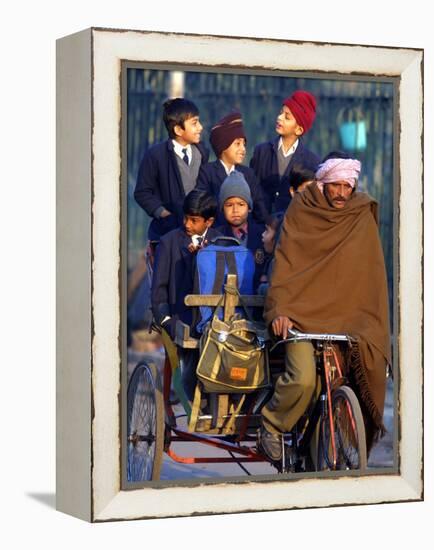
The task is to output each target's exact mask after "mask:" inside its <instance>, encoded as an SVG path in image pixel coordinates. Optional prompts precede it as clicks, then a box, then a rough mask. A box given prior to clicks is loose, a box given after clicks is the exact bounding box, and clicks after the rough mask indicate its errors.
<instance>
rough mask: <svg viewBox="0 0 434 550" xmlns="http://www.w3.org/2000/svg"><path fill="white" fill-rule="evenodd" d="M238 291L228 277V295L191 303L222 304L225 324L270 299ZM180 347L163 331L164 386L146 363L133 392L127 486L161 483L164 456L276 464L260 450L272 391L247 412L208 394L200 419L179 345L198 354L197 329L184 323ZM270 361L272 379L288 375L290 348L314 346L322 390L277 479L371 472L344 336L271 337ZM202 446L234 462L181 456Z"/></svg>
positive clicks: (287, 448)
mask: <svg viewBox="0 0 434 550" xmlns="http://www.w3.org/2000/svg"><path fill="white" fill-rule="evenodd" d="M234 287H235V288H236V275H231V274H228V275H227V280H226V285H225V293H224V296H223V297H222V296H221V295H189V296H186V298H185V303H186V304H187V305H188V306H191V307H198V306H201V305H207V306H214V307H215V306H217V305H218V303H219V302H223V307H224V320H228V319H230V318H231V317H232V316H233V314H234V312H235V308H236V307H237V306H238V305H239V303H240V300H241V298H242V300H243V303H244V304H245V305H247V306H248V307H251V308H253V307H257V308H261V307H263V303H264V297H263V296H256V295H252V296H242V297H239V296H237V295H236V293H234V292H231V289H233V288H234ZM176 328H177V333H176V338H175V342H173V341H172V340H171V339H170V337H169V336H168V335H167V334H166V333H164V331H163V342H164V346H165V351H166V360H165V366H164V374H163V381H162V380H161V376H160V374H159V372H158V371H157V368H156V366H155V365H154V364H151V363H146V362H141V363H139V364H138V365H137V366H136V368H135V370H134V372H133V374H132V376H131V379H130V382H129V385H128V390H127V446H128V447H127V463H128V465H127V468H128V473H127V479H128V481H129V482H145V481H151V480H158V479H159V478H160V470H161V465H162V460H163V453H165V454H166V455H168V456H169V457H170V458H171V459H172V460H174V461H176V462H180V463H188V464H199V463H213V462H214V463H216V462H218V463H224V462H232V463H237V464H238V465H240V466H241V468H242V469H243V470H244V471H245V472H246V473H249V472H248V471H247V470H246V469H245V468H244V467H243V464H246V463H249V462H250V463H251V462H270V461H269V460H268V458H267V457H266V456H265V455H264V454H262V453H261V452H260V450H259V449H258V447H257V445H256V440H257V429H258V427H259V426H260V419H261V408H262V406H263V405H264V404H265V403H266V402H267V400H268V399H269V398H270V397H271V395H272V391H273V384H272V383H271V384H270V386H269V387H268V388H265V389H261V390H258V391H255V392H252V393H250V394H249V395H248V396H247V398H246V399H245V400H244V399H243V403H242V406H241V405H240V400H241V396H240V395H235V396H234V395H228V394H213V393H210V394H208V395H207V398H208V409H207V411H206V413H199V414H197V415H195V418H194V422H193V423H192V422H191V420H192V408H191V404H190V403H189V401H188V400H187V399H186V397H185V394H184V392H183V389H182V385H181V380H180V373H179V370H180V369H179V363H178V357H177V346H178V347H179V348H184V349H194V348H198V347H199V340H198V339H194V338H192V337H190V327H188V326H187V325H184V324H183V323H181V322H179V321H178V325H177V327H176ZM263 338H264V349H263V352H264V354H266V355H267V360H268V365H269V368H270V373H271V377H270V379H271V380H273V379H276V377H277V376H278V375H279V373H280V372H282V371H283V369H284V357H283V346H281V345H280V344H282V343H284V342H298V341H303V340H310V341H312V343H313V344H314V348H315V356H316V362H317V372H318V387H317V391H316V393H315V396H314V398H313V400H312V402H311V405H310V406H309V408H308V410H307V411H306V413H305V414H304V415H303V416H302V418H301V419H300V420H299V421H298V422H297V424H296V426H295V427H294V428H293V429H292V430H291V432H289V433H287V434H284V435H283V436H282V446H283V450H284V452H283V453H282V460H281V461H280V462H279V463H278V464H277V463H273V466H274V467H275V468H276V469H277V471H278V472H282V473H290V472H302V471H315V470H316V471H324V470H331V471H334V470H360V471H363V470H364V469H365V468H366V467H367V452H366V438H365V427H364V421H363V416H362V412H361V408H360V404H359V401H358V399H357V397H356V395H355V393H354V391H353V390H352V389H351V387H350V386H349V385H348V379H347V377H346V373H345V370H344V368H343V365H342V360H341V358H340V357H339V353H338V350H337V345H338V344H339V345H344V346H351V343H352V338H351V337H350V336H348V335H345V334H302V333H299V332H297V331H290V334H288V338H287V339H285V340H282V341H280V342H277V343H273V342H272V340H271V338H269V336H268V335H267V334H266V333H264V335H263ZM171 388H173V389H174V391H175V392H176V394H177V396H178V398H179V400H180V402H181V404H182V406H183V409H184V413H183V416H185V415H187V417H188V419H189V421H190V422H189V426H188V428H187V429H186V428H185V427H181V426H180V425H179V415H178V416H177V415H176V414H175V412H174V408H173V406H172V404H171V399H170V393H171ZM179 441H184V442H197V443H201V444H204V445H207V446H211V447H214V448H218V449H221V450H224V451H227V452H228V455H229V456H227V457H226V456H224V457H222V456H215V457H209V456H199V457H197V456H195V457H191V456H180V455H178V454H177V453H176V452H175V451H174V450H173V446H172V443H174V442H179Z"/></svg>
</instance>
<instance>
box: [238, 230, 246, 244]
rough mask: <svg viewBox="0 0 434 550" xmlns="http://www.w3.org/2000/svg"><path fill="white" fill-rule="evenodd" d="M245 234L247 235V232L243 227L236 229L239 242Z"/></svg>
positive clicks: (243, 239)
mask: <svg viewBox="0 0 434 550" xmlns="http://www.w3.org/2000/svg"><path fill="white" fill-rule="evenodd" d="M246 235H247V233H246V232H245V231H244V229H239V230H238V238H239V240H240V241H241V242H244V241H245V239H246Z"/></svg>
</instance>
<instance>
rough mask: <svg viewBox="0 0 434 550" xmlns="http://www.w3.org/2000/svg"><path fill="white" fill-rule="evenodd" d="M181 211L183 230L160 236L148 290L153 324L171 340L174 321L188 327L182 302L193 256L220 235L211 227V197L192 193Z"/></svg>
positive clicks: (214, 210)
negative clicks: (149, 290)
mask: <svg viewBox="0 0 434 550" xmlns="http://www.w3.org/2000/svg"><path fill="white" fill-rule="evenodd" d="M183 210H184V223H183V227H180V228H177V229H174V230H172V231H170V232H169V233H167V234H166V235H164V236H163V237H162V238H161V240H160V243H159V245H158V246H157V252H156V258H155V264H154V273H153V277H152V289H151V302H152V312H153V314H154V318H155V321H156V322H157V323H158V324H159V325H161V326H164V328H166V329H167V331H168V332H169V333H170V334H171V335H172V336H173V337H174V336H175V325H176V321H177V319H180V320H181V321H183V322H184V323H186V324H188V325H191V322H192V311H191V308H189V307H188V306H186V305H185V304H184V298H185V296H186V295H187V294H191V293H192V292H193V283H194V272H195V257H196V255H195V253H196V252H197V250H198V248H199V247H203V246H206V245H207V244H208V242H209V241H210V240H212V239H214V238H215V237H217V236H218V235H220V233H219V232H218V231H216V230H215V229H213V228H212V227H211V226H212V224H213V222H214V220H215V217H216V213H217V201H216V200H215V198H214V197H213V196H211V195H209V194H208V193H206V192H205V191H201V190H199V189H194V190H193V191H190V193H189V194H188V195H187V196H186V197H185V200H184V203H183Z"/></svg>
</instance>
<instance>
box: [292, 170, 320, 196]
mask: <svg viewBox="0 0 434 550" xmlns="http://www.w3.org/2000/svg"><path fill="white" fill-rule="evenodd" d="M313 179H315V172H314V171H313V170H310V169H309V168H305V167H304V166H302V165H301V164H294V167H293V168H292V170H291V174H290V177H289V185H290V186H291V187H293V188H294V191H297V189H298V188H299V187H300V185H302V184H303V183H304V182H306V181H312V180H313Z"/></svg>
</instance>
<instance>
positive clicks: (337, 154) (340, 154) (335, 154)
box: [321, 151, 355, 164]
mask: <svg viewBox="0 0 434 550" xmlns="http://www.w3.org/2000/svg"><path fill="white" fill-rule="evenodd" d="M353 158H355V157H354V155H350V153H347V152H346V151H331V152H330V153H329V154H328V155H326V156H325V157H324V158H323V159H322V161H321V164H323V163H324V162H326V161H327V160H330V159H353Z"/></svg>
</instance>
